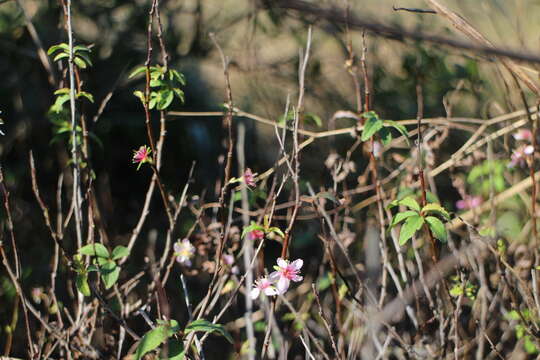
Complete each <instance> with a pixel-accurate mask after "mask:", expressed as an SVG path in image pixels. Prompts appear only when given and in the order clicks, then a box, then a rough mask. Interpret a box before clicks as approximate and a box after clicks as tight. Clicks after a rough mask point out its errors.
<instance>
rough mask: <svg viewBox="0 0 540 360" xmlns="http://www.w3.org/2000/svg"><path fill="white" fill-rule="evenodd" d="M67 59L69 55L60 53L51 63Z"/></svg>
mask: <svg viewBox="0 0 540 360" xmlns="http://www.w3.org/2000/svg"><path fill="white" fill-rule="evenodd" d="M68 57H69V54H68V53H65V52H61V53H60V54H58V55H56V56H55V57H54V59H53V61H58V60H61V59H64V58H68Z"/></svg>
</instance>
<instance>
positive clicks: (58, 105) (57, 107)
mask: <svg viewBox="0 0 540 360" xmlns="http://www.w3.org/2000/svg"><path fill="white" fill-rule="evenodd" d="M67 101H69V95H60V96H58V97H57V98H56V101H55V102H54V104H53V105H52V106H51V111H52V112H55V113H60V112H61V111H62V107H63V106H64V104H65V103H66V102H67Z"/></svg>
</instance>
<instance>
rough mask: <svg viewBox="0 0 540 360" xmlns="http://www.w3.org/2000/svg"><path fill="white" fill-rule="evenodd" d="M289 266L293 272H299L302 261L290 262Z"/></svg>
mask: <svg viewBox="0 0 540 360" xmlns="http://www.w3.org/2000/svg"><path fill="white" fill-rule="evenodd" d="M291 265H292V267H293V268H294V269H295V270H300V269H301V268H302V265H304V260H302V259H296V260H294V261H293V262H292V264H291Z"/></svg>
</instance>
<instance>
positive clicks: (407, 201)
mask: <svg viewBox="0 0 540 360" xmlns="http://www.w3.org/2000/svg"><path fill="white" fill-rule="evenodd" d="M398 204H399V205H404V206H406V207H408V208H409V209H413V210H416V211H420V205H418V202H417V201H416V200H414V199H413V198H412V197H410V196H407V197H406V198H404V199H401V200H399V201H398Z"/></svg>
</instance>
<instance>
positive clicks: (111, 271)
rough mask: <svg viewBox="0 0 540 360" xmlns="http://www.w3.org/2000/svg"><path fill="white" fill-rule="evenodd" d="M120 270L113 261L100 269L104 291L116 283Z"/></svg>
mask: <svg viewBox="0 0 540 360" xmlns="http://www.w3.org/2000/svg"><path fill="white" fill-rule="evenodd" d="M120 270H121V268H120V266H117V265H116V263H115V262H114V261H111V262H109V263H107V264H105V265H104V266H103V267H102V268H101V278H102V279H103V283H104V284H105V289H110V288H111V287H112V286H113V285H114V284H115V283H116V281H118V276H119V275H120Z"/></svg>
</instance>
